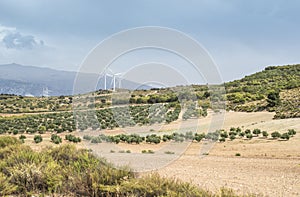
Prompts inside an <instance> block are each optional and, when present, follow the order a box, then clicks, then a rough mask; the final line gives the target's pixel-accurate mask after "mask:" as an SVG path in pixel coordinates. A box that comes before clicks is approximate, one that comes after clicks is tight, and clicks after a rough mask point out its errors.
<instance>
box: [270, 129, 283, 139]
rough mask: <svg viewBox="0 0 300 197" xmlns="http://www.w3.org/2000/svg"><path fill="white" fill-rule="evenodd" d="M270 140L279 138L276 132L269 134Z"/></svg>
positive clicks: (279, 135)
mask: <svg viewBox="0 0 300 197" xmlns="http://www.w3.org/2000/svg"><path fill="white" fill-rule="evenodd" d="M271 136H272V138H274V139H277V138H280V137H281V134H280V133H279V132H278V131H274V132H273V133H271Z"/></svg>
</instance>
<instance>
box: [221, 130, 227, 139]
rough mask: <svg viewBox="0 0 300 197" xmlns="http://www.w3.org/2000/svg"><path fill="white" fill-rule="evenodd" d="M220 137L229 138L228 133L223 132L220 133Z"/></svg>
mask: <svg viewBox="0 0 300 197" xmlns="http://www.w3.org/2000/svg"><path fill="white" fill-rule="evenodd" d="M220 136H221V138H228V133H227V131H222V132H221V133H220Z"/></svg>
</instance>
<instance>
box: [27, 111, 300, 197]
mask: <svg viewBox="0 0 300 197" xmlns="http://www.w3.org/2000/svg"><path fill="white" fill-rule="evenodd" d="M273 116H274V113H269V112H257V113H244V112H227V113H226V114H225V115H224V116H223V115H220V114H213V113H209V116H208V117H205V118H200V119H193V120H187V121H181V120H179V121H176V122H174V123H171V124H168V125H166V124H161V125H152V126H136V127H131V128H125V129H115V130H107V131H103V132H104V133H106V134H117V133H141V134H148V133H151V132H150V129H154V130H155V131H156V132H173V131H174V130H176V131H178V130H182V131H190V130H192V131H195V130H197V131H198V132H207V131H208V130H212V129H214V128H216V127H219V128H224V129H227V130H228V129H229V128H230V127H241V128H243V129H246V128H249V129H254V128H259V129H262V130H266V131H268V132H269V134H270V133H271V132H273V131H279V132H286V131H287V129H295V130H296V131H297V132H298V133H297V135H296V136H294V137H293V138H291V139H290V140H289V141H279V140H271V139H260V138H254V139H252V140H243V139H236V140H234V141H226V142H225V143H215V144H210V143H209V142H205V141H204V142H201V143H161V144H159V145H150V144H145V143H143V144H140V145H129V144H119V145H112V144H109V143H101V144H98V145H95V144H90V143H86V142H83V143H80V144H78V146H79V147H80V148H82V147H83V148H91V149H92V150H93V151H94V152H95V153H97V154H98V155H99V156H103V157H106V158H107V159H108V160H109V161H111V162H113V163H115V164H116V165H129V166H130V167H132V168H133V169H135V170H136V171H142V173H141V175H144V174H148V173H151V172H153V171H155V172H158V173H159V174H160V175H162V176H166V177H171V178H176V179H181V180H183V181H189V182H192V183H194V184H196V185H198V186H201V187H204V188H207V189H209V190H212V191H216V190H219V189H220V188H221V187H227V188H232V189H233V190H234V191H236V192H237V193H239V194H249V193H253V194H260V195H263V196H300V119H299V118H298V119H297V118H295V119H284V120H273V119H272V118H273ZM211 122H213V123H214V124H211ZM212 125H213V126H212ZM88 133H93V132H92V131H89V132H86V133H85V132H84V134H88ZM73 134H75V135H79V134H80V133H78V132H73ZM60 135H62V137H63V138H64V136H63V135H64V134H60ZM33 136H34V135H30V136H29V137H28V138H27V139H26V142H27V144H29V145H30V146H32V147H33V148H34V149H36V150H39V149H40V148H41V147H47V146H49V145H53V143H51V142H50V134H43V138H44V140H43V142H42V143H40V144H34V143H33ZM63 143H68V142H65V141H64V142H63ZM210 145H211V146H210ZM205 147H206V148H205ZM126 150H130V152H131V153H123V152H121V151H126ZM142 150H153V151H154V152H155V153H154V154H142V153H141V151H142ZM167 151H169V152H172V153H174V154H166V152H167ZM204 152H205V153H209V155H203V153H204ZM236 153H240V154H241V156H235V155H236ZM145 171H147V172H145ZM149 171H151V172H149Z"/></svg>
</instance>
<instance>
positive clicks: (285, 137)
mask: <svg viewBox="0 0 300 197" xmlns="http://www.w3.org/2000/svg"><path fill="white" fill-rule="evenodd" d="M280 138H281V139H285V140H289V139H290V135H289V134H288V133H283V134H282V135H281V136H280Z"/></svg>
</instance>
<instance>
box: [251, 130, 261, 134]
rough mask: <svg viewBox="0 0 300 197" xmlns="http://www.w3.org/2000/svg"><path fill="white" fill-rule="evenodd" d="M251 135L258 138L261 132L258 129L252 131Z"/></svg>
mask: <svg viewBox="0 0 300 197" xmlns="http://www.w3.org/2000/svg"><path fill="white" fill-rule="evenodd" d="M252 133H253V134H254V135H256V136H258V135H259V134H260V133H261V130H260V129H254V130H253V131H252Z"/></svg>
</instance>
